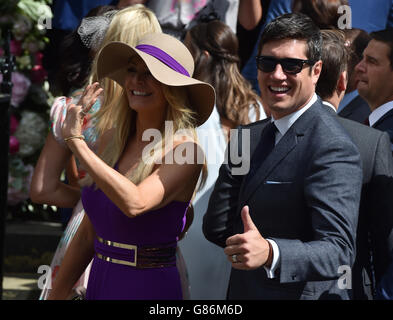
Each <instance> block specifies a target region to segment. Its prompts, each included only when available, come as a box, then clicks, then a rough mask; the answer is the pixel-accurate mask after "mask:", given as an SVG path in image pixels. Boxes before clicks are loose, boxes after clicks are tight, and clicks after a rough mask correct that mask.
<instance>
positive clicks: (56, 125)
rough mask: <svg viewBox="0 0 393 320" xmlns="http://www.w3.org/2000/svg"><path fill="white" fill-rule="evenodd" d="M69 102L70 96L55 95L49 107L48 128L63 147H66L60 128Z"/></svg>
mask: <svg viewBox="0 0 393 320" xmlns="http://www.w3.org/2000/svg"><path fill="white" fill-rule="evenodd" d="M70 102H71V98H67V97H64V96H62V97H57V98H56V99H55V101H54V102H53V104H52V107H51V109H50V130H51V131H52V133H53V136H54V137H55V139H56V141H57V142H58V143H59V144H60V145H61V146H63V147H64V148H65V147H66V145H65V143H64V140H63V135H62V133H61V128H62V126H63V122H64V119H65V117H66V114H67V106H68V104H69V103H70Z"/></svg>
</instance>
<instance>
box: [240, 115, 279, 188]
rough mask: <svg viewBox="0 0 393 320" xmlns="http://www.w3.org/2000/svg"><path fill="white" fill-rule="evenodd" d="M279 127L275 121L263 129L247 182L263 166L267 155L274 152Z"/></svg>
mask: <svg viewBox="0 0 393 320" xmlns="http://www.w3.org/2000/svg"><path fill="white" fill-rule="evenodd" d="M277 131H278V130H277V127H276V125H275V124H274V122H270V123H269V124H268V125H266V127H265V128H264V129H263V131H262V136H261V140H260V141H259V143H258V146H257V147H256V149H255V152H254V154H253V155H252V158H251V163H250V171H249V173H248V175H247V176H246V183H248V182H249V180H250V178H251V177H253V176H254V175H255V173H256V171H257V170H258V168H259V167H260V166H261V164H262V162H263V161H265V159H266V158H267V156H268V155H269V154H270V152H272V150H273V148H274V146H275V140H276V132H277Z"/></svg>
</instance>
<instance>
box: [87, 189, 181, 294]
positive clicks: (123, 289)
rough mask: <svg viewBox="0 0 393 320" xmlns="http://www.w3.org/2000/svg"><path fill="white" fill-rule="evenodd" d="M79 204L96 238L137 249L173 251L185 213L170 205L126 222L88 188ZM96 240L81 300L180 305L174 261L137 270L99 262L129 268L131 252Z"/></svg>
mask: <svg viewBox="0 0 393 320" xmlns="http://www.w3.org/2000/svg"><path fill="white" fill-rule="evenodd" d="M82 202H83V206H84V208H85V211H86V213H87V215H88V217H89V218H90V221H91V223H92V224H93V226H94V230H95V232H96V235H97V236H98V237H100V238H102V239H104V240H109V241H115V242H118V243H122V244H130V245H137V246H138V248H139V247H143V246H151V247H161V246H164V245H165V246H167V245H168V244H170V246H173V248H176V245H177V239H178V236H179V235H180V233H181V231H182V230H183V228H184V225H185V213H186V211H187V207H188V202H179V201H172V202H170V203H169V204H168V205H166V206H165V207H163V208H160V209H157V210H153V211H149V212H146V213H144V214H143V215H141V216H138V217H136V218H129V217H127V216H126V215H125V214H124V213H122V212H121V211H120V209H119V208H118V207H117V206H116V205H115V204H114V203H113V202H112V201H111V200H110V199H109V198H108V197H107V196H106V195H105V194H104V193H103V192H102V191H101V190H100V189H95V185H94V184H93V185H92V186H91V187H85V188H83V190H82ZM98 239H99V238H97V239H96V240H95V243H94V248H95V252H96V254H95V255H94V260H93V264H92V267H91V271H90V276H89V281H88V285H87V292H86V299H87V300H110V299H116V300H125V299H127V300H180V299H182V290H181V283H180V277H179V272H178V269H177V268H176V257H175V256H173V257H171V258H170V259H172V260H173V262H174V263H173V265H172V266H165V267H158V268H157V267H153V268H152V267H149V268H138V267H134V266H128V265H122V264H118V263H114V262H111V261H105V260H103V259H102V256H107V257H111V258H115V259H119V260H122V261H124V260H127V261H131V262H133V261H134V258H135V256H134V252H133V251H131V250H130V249H124V248H117V247H114V246H109V245H106V244H104V243H102V242H100V241H99V240H98ZM141 251H142V249H141ZM138 254H139V251H138ZM99 255H101V258H100V257H99ZM138 261H139V260H138Z"/></svg>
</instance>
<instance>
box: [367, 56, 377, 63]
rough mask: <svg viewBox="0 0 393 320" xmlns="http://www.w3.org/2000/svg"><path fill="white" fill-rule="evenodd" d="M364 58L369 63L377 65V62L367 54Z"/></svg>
mask: <svg viewBox="0 0 393 320" xmlns="http://www.w3.org/2000/svg"><path fill="white" fill-rule="evenodd" d="M365 57H366V59H367V60H368V61H370V62H373V63H377V62H378V60H377V59H376V58H374V57H373V56H370V55H368V54H366V55H365Z"/></svg>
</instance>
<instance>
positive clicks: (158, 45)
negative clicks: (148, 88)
mask: <svg viewBox="0 0 393 320" xmlns="http://www.w3.org/2000/svg"><path fill="white" fill-rule="evenodd" d="M135 55H138V56H139V57H140V58H141V59H142V60H143V61H144V62H145V64H146V66H147V68H148V69H149V71H150V72H151V74H152V75H153V77H154V78H155V79H157V80H158V81H159V82H161V83H163V84H166V85H168V86H179V87H186V90H187V93H188V96H189V102H190V104H191V108H192V109H193V110H194V111H196V113H197V120H198V126H199V125H201V124H202V123H204V122H205V121H206V120H207V118H209V116H210V114H211V112H212V110H213V107H214V103H215V92H214V88H213V87H212V86H211V85H210V84H208V83H205V82H202V81H199V80H197V79H194V78H192V75H193V72H194V59H193V58H192V55H191V53H190V52H189V51H188V49H187V47H186V46H185V45H184V44H183V43H182V42H181V41H179V40H177V39H176V38H174V37H172V36H170V35H167V34H164V33H152V34H148V35H145V36H144V37H143V38H142V39H141V40H140V41H139V42H138V44H137V45H136V46H135V47H132V46H129V45H128V44H126V43H124V42H111V43H109V44H108V45H106V46H105V47H104V48H103V49H102V50H101V51H100V53H99V56H98V63H97V73H98V78H99V79H102V78H104V77H108V78H110V79H112V80H114V81H116V82H117V83H119V84H120V85H121V86H124V80H125V77H126V74H127V67H128V65H129V64H130V60H131V58H132V57H133V56H135Z"/></svg>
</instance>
